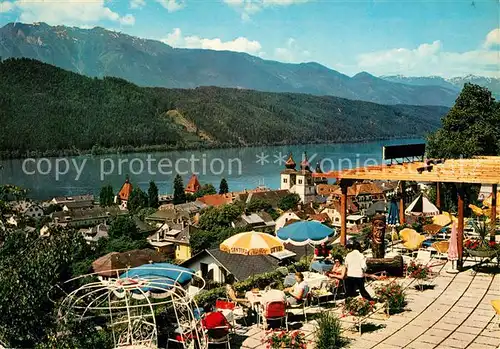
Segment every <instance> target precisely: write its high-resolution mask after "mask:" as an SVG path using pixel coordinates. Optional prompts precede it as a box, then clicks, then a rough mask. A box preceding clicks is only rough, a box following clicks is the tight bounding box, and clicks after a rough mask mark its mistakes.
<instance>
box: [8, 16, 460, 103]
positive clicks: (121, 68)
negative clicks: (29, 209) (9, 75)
mask: <svg viewBox="0 0 500 349" xmlns="http://www.w3.org/2000/svg"><path fill="white" fill-rule="evenodd" d="M0 56H1V57H3V58H10V57H13V58H20V57H26V58H32V59H37V60H39V61H42V62H45V63H49V64H53V65H55V66H58V67H60V68H63V69H67V70H71V71H73V72H77V73H80V74H83V75H87V76H90V77H104V76H113V77H119V78H123V79H126V80H128V81H130V82H133V83H135V84H137V85H139V86H150V87H167V88H195V87H199V86H218V87H233V88H240V89H252V90H259V91H267V92H293V93H306V94H313V95H330V96H336V97H342V98H348V99H352V100H362V101H369V102H375V103H381V104H408V105H443V106H450V105H452V104H453V103H454V101H455V98H456V97H457V95H458V89H457V88H455V87H454V86H455V85H453V86H451V85H449V84H448V85H445V84H430V85H428V84H415V83H410V82H408V81H406V80H405V81H395V80H396V79H391V78H378V77H375V76H373V75H370V74H368V73H366V72H362V73H359V74H357V75H355V76H353V77H349V76H347V75H344V74H342V73H339V72H337V71H335V70H332V69H329V68H327V67H325V66H323V65H320V64H318V63H301V64H287V63H280V62H276V61H271V60H264V59H261V58H258V57H255V56H251V55H249V54H246V53H239V52H231V51H213V50H202V49H180V48H173V47H171V46H169V45H167V44H164V43H162V42H160V41H155V40H148V39H141V38H137V37H133V36H129V35H126V34H123V33H119V32H113V31H109V30H106V29H103V28H100V27H96V28H93V29H81V28H77V27H66V26H49V25H47V24H45V23H36V24H23V23H15V24H14V23H10V24H7V25H5V26H4V27H2V28H0ZM401 82H404V83H401Z"/></svg>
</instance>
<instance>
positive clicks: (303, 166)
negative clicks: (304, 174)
mask: <svg viewBox="0 0 500 349" xmlns="http://www.w3.org/2000/svg"><path fill="white" fill-rule="evenodd" d="M309 166H310V164H309V160H308V159H307V153H306V152H304V158H303V160H302V162H301V163H300V169H301V170H302V171H309V172H310V171H311V169H310V168H309Z"/></svg>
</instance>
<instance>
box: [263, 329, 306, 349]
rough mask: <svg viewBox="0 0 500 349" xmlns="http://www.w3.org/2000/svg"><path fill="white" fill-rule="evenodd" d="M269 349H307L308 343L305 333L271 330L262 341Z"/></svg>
mask: <svg viewBox="0 0 500 349" xmlns="http://www.w3.org/2000/svg"><path fill="white" fill-rule="evenodd" d="M262 343H264V344H265V345H266V348H267V349H285V348H286V349H305V348H307V341H306V337H305V335H304V333H302V332H300V331H292V332H287V331H283V330H270V331H267V332H266V336H265V337H264V339H263V340H262Z"/></svg>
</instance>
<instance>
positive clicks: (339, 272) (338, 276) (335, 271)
mask: <svg viewBox="0 0 500 349" xmlns="http://www.w3.org/2000/svg"><path fill="white" fill-rule="evenodd" d="M326 276H328V277H329V278H330V279H333V281H334V282H335V287H338V285H339V283H340V280H344V279H345V276H346V268H345V266H344V265H343V264H342V257H341V256H335V257H334V264H333V267H332V270H330V271H329V272H327V273H326Z"/></svg>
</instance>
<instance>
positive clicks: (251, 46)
mask: <svg viewBox="0 0 500 349" xmlns="http://www.w3.org/2000/svg"><path fill="white" fill-rule="evenodd" d="M161 41H163V42H164V43H166V44H168V45H171V46H174V47H181V48H202V49H209V50H217V51H236V52H247V53H250V54H254V55H255V54H256V55H262V54H263V53H262V51H261V50H262V46H261V44H260V43H259V42H258V41H255V40H249V39H247V38H245V37H241V36H240V37H238V38H236V39H234V40H231V41H222V40H221V39H220V38H213V39H206V38H200V37H198V36H195V35H193V36H184V35H183V34H182V31H181V29H180V28H175V29H174V30H173V31H172V32H171V33H169V34H168V35H167V37H166V38H164V39H163V40H161Z"/></svg>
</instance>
